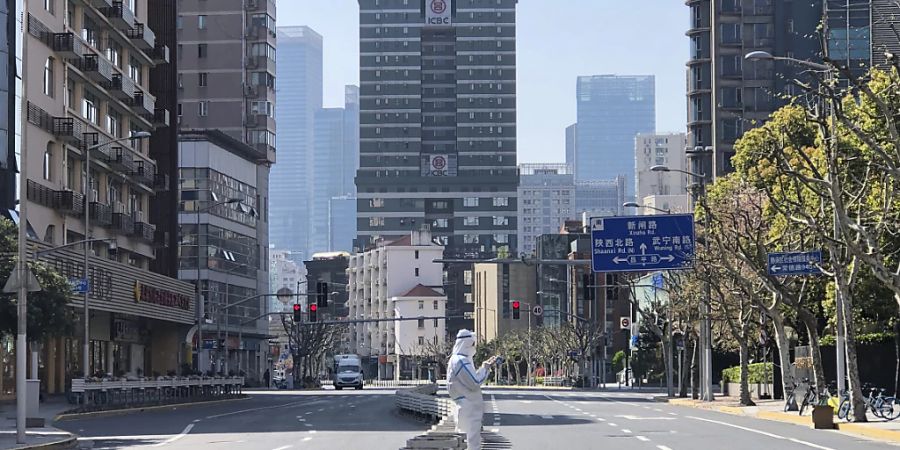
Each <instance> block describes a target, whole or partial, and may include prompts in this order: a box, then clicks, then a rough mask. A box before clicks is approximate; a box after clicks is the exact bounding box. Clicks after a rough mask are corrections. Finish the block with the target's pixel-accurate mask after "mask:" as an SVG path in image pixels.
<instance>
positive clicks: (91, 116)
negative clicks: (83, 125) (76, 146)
mask: <svg viewBox="0 0 900 450" xmlns="http://www.w3.org/2000/svg"><path fill="white" fill-rule="evenodd" d="M97 104H98V101H97V97H96V96H94V94H91V93H90V92H88V91H87V90H85V91H84V97H83V98H82V99H81V115H82V116H84V119H85V120H87V121H88V122H91V123H93V124H96V123H97V120H98V119H97Z"/></svg>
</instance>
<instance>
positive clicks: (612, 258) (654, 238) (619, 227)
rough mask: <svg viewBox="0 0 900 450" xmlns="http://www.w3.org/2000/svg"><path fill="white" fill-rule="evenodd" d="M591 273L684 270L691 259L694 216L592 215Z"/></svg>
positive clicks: (692, 254) (689, 266) (690, 263)
mask: <svg viewBox="0 0 900 450" xmlns="http://www.w3.org/2000/svg"><path fill="white" fill-rule="evenodd" d="M591 257H592V267H593V270H594V272H640V271H649V270H672V269H688V268H691V267H693V260H694V216H692V215H690V214H668V215H654V216H626V217H594V218H592V219H591Z"/></svg>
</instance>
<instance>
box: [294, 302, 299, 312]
mask: <svg viewBox="0 0 900 450" xmlns="http://www.w3.org/2000/svg"><path fill="white" fill-rule="evenodd" d="M294 311H300V305H298V304H296V303H295V304H294Z"/></svg>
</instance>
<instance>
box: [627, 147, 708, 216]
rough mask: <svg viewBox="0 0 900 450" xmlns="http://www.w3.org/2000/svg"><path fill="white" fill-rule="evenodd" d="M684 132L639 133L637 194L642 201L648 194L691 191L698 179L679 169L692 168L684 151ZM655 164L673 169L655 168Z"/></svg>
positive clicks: (638, 200) (636, 159)
mask: <svg viewBox="0 0 900 450" xmlns="http://www.w3.org/2000/svg"><path fill="white" fill-rule="evenodd" d="M684 148H685V136H684V133H657V134H639V135H637V136H635V138H634V169H635V170H634V179H635V193H636V194H637V195H636V196H635V197H636V199H637V202H638V203H641V202H642V201H643V199H644V197H646V196H648V195H681V194H687V187H688V185H689V184H691V183H693V182H694V181H695V180H690V179H689V177H688V176H687V175H685V174H683V173H679V172H677V171H679V170H689V168H688V166H687V157H686V156H685V153H684ZM653 166H666V167H668V168H669V169H672V170H671V171H669V172H662V171H654V170H652V169H653Z"/></svg>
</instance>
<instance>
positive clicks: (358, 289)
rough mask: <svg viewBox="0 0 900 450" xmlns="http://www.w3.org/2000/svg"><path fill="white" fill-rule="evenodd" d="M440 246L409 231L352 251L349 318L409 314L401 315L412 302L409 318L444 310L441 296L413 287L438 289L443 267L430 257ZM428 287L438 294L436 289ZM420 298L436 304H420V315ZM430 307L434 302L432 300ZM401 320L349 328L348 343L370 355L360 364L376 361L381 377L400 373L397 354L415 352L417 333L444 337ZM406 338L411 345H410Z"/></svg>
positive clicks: (423, 233) (428, 235)
mask: <svg viewBox="0 0 900 450" xmlns="http://www.w3.org/2000/svg"><path fill="white" fill-rule="evenodd" d="M443 251H444V247H442V246H440V245H436V244H434V243H433V242H432V240H431V233H429V232H427V231H414V232H411V233H410V235H409V236H405V237H402V238H400V239H397V240H395V241H391V242H379V243H378V244H377V245H376V246H375V247H373V248H371V249H370V250H367V251H365V252H362V253H357V254H354V255H352V256H351V257H350V263H349V268H348V275H349V279H348V290H349V294H350V299H349V301H348V305H349V317H350V319H352V320H362V319H385V318H394V317H399V316H403V317H410V315H406V311H407V309H410V308H409V305H414V308H411V309H413V314H411V316H413V317H418V316H419V315H422V316H425V317H431V316H434V315H436V313H439V314H440V315H443V314H444V311H445V305H444V303H445V302H446V297H434V295H433V294H431V293H428V292H425V290H424V289H417V288H419V287H420V286H421V287H422V288H425V289H428V290H429V291H432V290H440V289H442V286H443V267H442V264H440V263H435V262H434V260H436V259H440V258H441V257H442V256H443ZM433 292H434V294H437V291H433ZM424 294H428V295H424ZM438 295H442V294H438ZM419 300H422V301H423V302H424V301H426V300H427V301H431V302H433V301H434V300H438V301H439V309H438V310H437V311H435V310H433V309H432V310H430V311H429V310H428V309H427V308H424V307H423V310H422V311H421V314H420V312H419V310H418V302H419ZM429 307H433V303H432V304H431V305H429ZM426 313H427V314H426ZM426 322H427V321H426ZM443 322H445V321H443V320H441V321H439V325H438V326H439V327H444V326H445V324H444V323H443ZM401 323H402V322H377V323H361V324H354V325H352V327H353V330H354V331H353V332H352V333H351V348H353V349H355V351H356V353H357V354H359V355H360V356H362V357H363V358H364V359H365V358H368V359H369V364H365V363H364V365H365V366H367V367H369V368H373V367H375V366H377V373H378V377H379V378H381V379H394V378H397V377H399V376H400V371H399V370H398V367H399V365H400V360H401V358H400V356H401V355H403V356H411V355H415V354H416V353H415V352H417V351H418V342H419V339H418V338H419V335H420V334H421V335H422V336H423V338H432V339H433V337H432V335H433V334H435V333H437V332H440V333H439V334H438V339H439V340H440V339H443V334H444V332H443V328H440V329H435V330H431V333H430V334H428V331H429V328H428V327H425V328H423V329H421V330H419V329H418V323H417V321H412V322H411V324H412V326H413V327H414V328H415V330H414V331H413V330H409V329H408V328H407V327H406V324H404V325H402V326H400V325H399V324H401ZM426 325H427V324H426ZM431 326H433V323H432V324H431ZM411 342H412V343H414V344H415V345H411ZM423 342H424V341H423ZM366 373H371V371H367V372H366Z"/></svg>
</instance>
